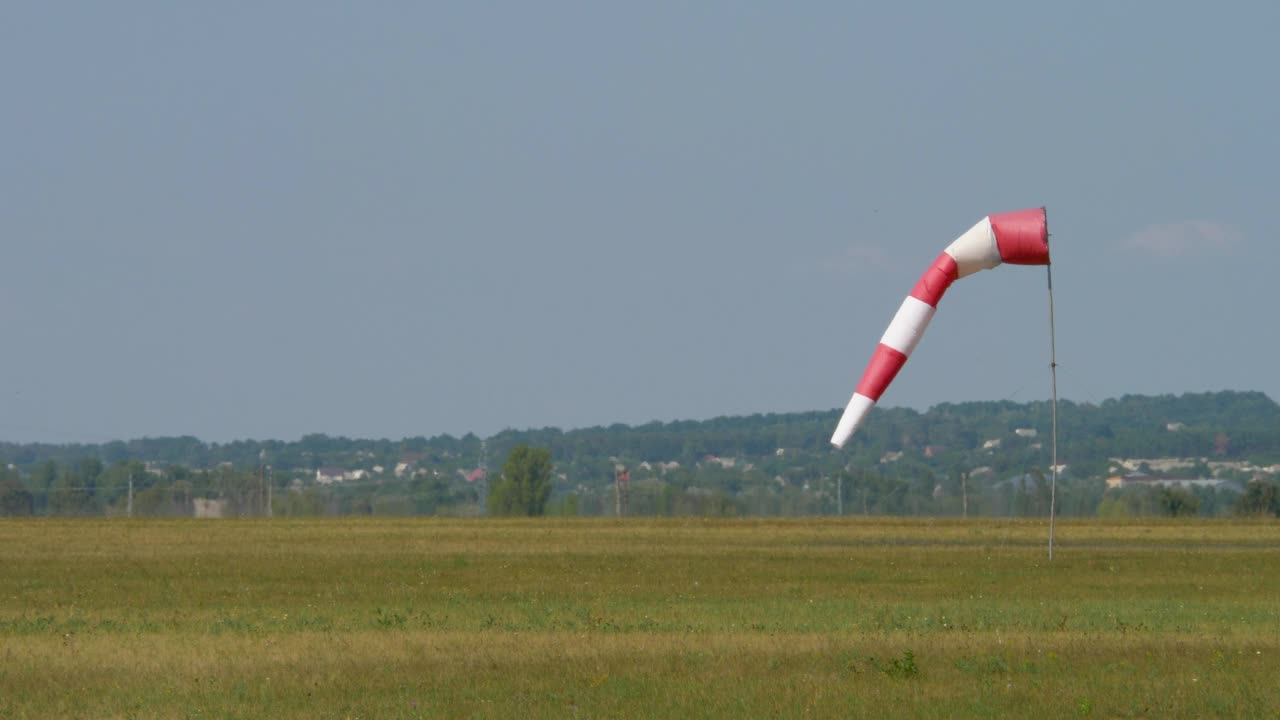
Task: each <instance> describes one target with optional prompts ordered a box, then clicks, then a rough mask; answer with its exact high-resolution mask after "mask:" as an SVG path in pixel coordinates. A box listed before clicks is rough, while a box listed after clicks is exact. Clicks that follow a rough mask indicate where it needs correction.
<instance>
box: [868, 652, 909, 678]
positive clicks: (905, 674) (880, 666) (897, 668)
mask: <svg viewBox="0 0 1280 720" xmlns="http://www.w3.org/2000/svg"><path fill="white" fill-rule="evenodd" d="M867 663H868V664H870V665H871V667H873V668H875V669H876V670H878V671H880V672H882V673H884V674H885V675H888V676H889V677H893V678H913V677H916V676H917V675H919V674H920V667H919V666H918V665H916V654H915V653H913V652H911V651H910V650H907V651H905V652H903V653H902V657H900V658H896V657H891V658H889V662H888V663H882V662H880V661H879V660H877V659H876V658H874V657H870V658H867Z"/></svg>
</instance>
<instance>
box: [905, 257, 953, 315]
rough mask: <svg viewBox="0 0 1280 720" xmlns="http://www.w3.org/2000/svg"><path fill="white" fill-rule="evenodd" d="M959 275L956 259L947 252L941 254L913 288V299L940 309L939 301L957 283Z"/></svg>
mask: <svg viewBox="0 0 1280 720" xmlns="http://www.w3.org/2000/svg"><path fill="white" fill-rule="evenodd" d="M957 273H958V269H957V267H956V260H955V258H953V257H951V256H950V255H948V254H946V253H945V252H944V253H939V254H938V257H937V258H936V259H935V260H934V261H933V264H932V265H930V266H929V269H928V270H925V271H924V274H923V275H921V276H920V279H919V280H918V281H917V282H916V286H915V287H913V288H911V297H913V298H915V299H917V300H919V301H920V302H922V303H927V304H928V305H929V306H930V307H938V301H939V300H941V299H942V295H943V293H945V292H946V291H947V288H949V287H951V283H953V282H955V281H956V274H957Z"/></svg>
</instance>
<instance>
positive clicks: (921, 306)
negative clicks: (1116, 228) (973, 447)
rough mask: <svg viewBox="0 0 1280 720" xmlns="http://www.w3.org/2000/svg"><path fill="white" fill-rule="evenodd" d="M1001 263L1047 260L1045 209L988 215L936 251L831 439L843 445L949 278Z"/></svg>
mask: <svg viewBox="0 0 1280 720" xmlns="http://www.w3.org/2000/svg"><path fill="white" fill-rule="evenodd" d="M1000 263H1009V264H1011V265H1048V264H1049V227H1048V222H1047V220H1046V218H1045V212H1044V208H1033V209H1030V210H1018V211H1015V212H1008V213H1000V214H998V215H988V216H987V217H984V218H982V219H981V220H979V221H978V224H977V225H974V226H973V227H971V228H969V231H968V232H966V233H965V234H963V235H961V236H960V237H958V238H956V240H955V242H953V243H951V244H950V245H948V246H947V249H946V250H943V251H942V254H941V255H939V256H938V258H937V259H936V260H934V261H933V264H932V265H930V266H929V269H928V270H925V271H924V275H921V276H920V280H919V282H917V283H916V286H915V287H914V288H912V290H911V294H910V295H908V296H907V299H906V300H904V301H903V302H902V307H900V308H898V313H897V314H896V315H894V316H893V322H891V323H889V329H888V330H885V331H884V336H883V337H881V338H880V344H879V346H877V347H876V351H875V354H873V355H872V356H871V362H870V363H868V364H867V369H866V371H865V372H863V373H862V381H861V382H859V383H858V388H857V390H855V391H854V393H853V397H852V398H851V399H850V400H849V405H848V406H847V407H846V408H845V409H844V414H843V415H841V416H840V424H838V425H837V426H836V431H835V434H833V435H832V436H831V444H832V445H835V446H836V447H844V444H845V443H846V442H848V441H849V438H850V437H852V436H853V433H854V432H855V431H857V429H858V426H859V425H861V424H862V421H863V420H865V419H866V417H867V414H868V413H870V412H871V408H872V407H873V406H875V404H876V402H877V401H879V400H880V396H881V395H882V394H884V391H885V388H887V387H889V383H891V382H893V378H894V377H895V376H897V374H898V371H899V370H901V369H902V366H903V365H904V364H906V362H907V358H908V357H910V356H911V351H912V350H915V348H916V345H917V344H918V343H919V342H920V338H921V337H923V336H924V331H925V328H927V327H929V321H930V320H932V319H933V314H934V313H935V312H937V309H938V301H939V300H941V299H942V295H943V294H944V293H946V291H947V288H949V287H951V283H953V282H955V281H956V280H957V279H958V278H962V277H965V276H967V275H972V274H974V273H976V272H978V271H979V270H989V269H991V268H993V267H995V266H997V265H999V264H1000Z"/></svg>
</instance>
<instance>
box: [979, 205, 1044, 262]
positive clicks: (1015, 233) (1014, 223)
mask: <svg viewBox="0 0 1280 720" xmlns="http://www.w3.org/2000/svg"><path fill="white" fill-rule="evenodd" d="M990 217H991V230H992V232H993V233H994V234H995V236H996V246H997V247H998V248H999V250H1000V261H1001V262H1005V263H1009V264H1010V265H1048V264H1049V223H1048V221H1047V220H1046V218H1045V214H1044V208H1031V209H1028V210H1015V211H1013V212H1007V213H998V214H994V215H991V216H990Z"/></svg>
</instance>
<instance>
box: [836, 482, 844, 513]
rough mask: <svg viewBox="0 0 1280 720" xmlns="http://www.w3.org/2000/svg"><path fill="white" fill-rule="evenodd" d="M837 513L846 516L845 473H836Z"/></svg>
mask: <svg viewBox="0 0 1280 720" xmlns="http://www.w3.org/2000/svg"><path fill="white" fill-rule="evenodd" d="M836 514H837V515H839V516H841V517H844V473H840V474H838V475H836Z"/></svg>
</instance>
